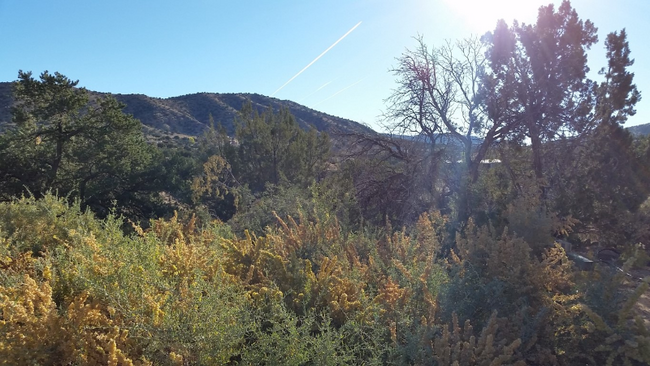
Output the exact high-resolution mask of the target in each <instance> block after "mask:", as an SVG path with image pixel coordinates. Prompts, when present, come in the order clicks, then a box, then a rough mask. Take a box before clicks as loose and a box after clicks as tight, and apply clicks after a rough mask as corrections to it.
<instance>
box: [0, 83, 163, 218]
mask: <svg viewBox="0 0 650 366" xmlns="http://www.w3.org/2000/svg"><path fill="white" fill-rule="evenodd" d="M77 84H78V81H72V80H70V79H69V78H67V77H65V76H63V75H61V74H59V73H54V74H50V73H48V72H47V71H45V72H43V73H42V74H41V75H40V78H39V80H37V79H35V78H33V77H32V74H31V72H22V71H20V72H19V74H18V81H16V83H15V85H14V99H15V105H14V107H13V109H12V114H13V122H14V123H15V127H14V128H13V129H11V130H10V131H8V132H7V133H5V134H4V135H2V136H1V137H0V152H1V154H2V156H3V159H2V162H0V194H1V195H2V198H3V199H9V198H10V197H13V196H17V195H21V194H24V193H26V192H27V191H29V192H31V194H33V195H35V196H36V197H40V196H42V195H43V194H44V193H45V192H47V191H55V192H58V194H59V195H65V196H68V197H69V198H71V199H75V198H78V199H79V200H80V201H81V203H82V206H84V207H85V206H90V207H91V208H93V209H94V210H96V211H98V212H102V213H106V212H108V210H109V209H110V208H111V206H113V204H114V203H115V202H117V203H118V204H119V206H121V207H123V208H124V209H125V210H127V211H128V210H131V209H133V210H135V211H134V213H135V214H138V215H139V214H143V213H144V211H146V210H147V209H146V208H145V207H146V206H147V204H146V203H145V202H146V201H150V200H149V198H150V197H146V196H148V192H147V190H149V189H153V184H156V177H155V172H153V171H152V169H151V164H152V161H154V158H155V156H156V151H155V149H154V148H153V147H152V146H150V145H148V144H147V143H146V141H145V140H144V137H143V134H142V131H141V124H140V122H139V121H138V120H136V119H135V118H133V117H132V116H129V115H126V114H124V113H122V108H123V105H122V104H120V103H119V102H117V101H116V100H115V99H113V98H105V97H99V98H95V97H93V98H91V97H90V96H89V94H88V92H87V91H86V90H85V89H83V88H77ZM143 206H145V207H143Z"/></svg>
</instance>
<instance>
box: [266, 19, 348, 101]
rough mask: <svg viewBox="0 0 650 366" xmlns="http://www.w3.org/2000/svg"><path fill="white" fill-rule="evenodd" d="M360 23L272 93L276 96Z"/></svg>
mask: <svg viewBox="0 0 650 366" xmlns="http://www.w3.org/2000/svg"><path fill="white" fill-rule="evenodd" d="M359 25H361V22H359V23H357V25H355V26H354V27H352V29H350V30H349V31H348V32H347V33H345V34H344V35H343V37H341V38H339V39H338V40H337V41H336V42H334V44H332V45H331V46H329V47H328V48H327V49H326V50H325V51H323V53H321V54H320V55H318V57H316V58H315V59H314V61H312V62H310V63H309V65H307V66H305V67H304V68H303V69H302V70H300V71H299V72H298V73H297V74H296V75H294V76H293V77H292V78H291V79H289V81H287V82H286V83H284V84H283V85H282V86H281V87H279V88H278V90H276V91H274V92H273V94H271V96H274V95H275V93H277V92H279V91H280V90H282V88H284V87H285V86H287V84H289V83H290V82H292V81H293V79H295V78H297V77H298V75H300V74H302V73H303V71H305V70H307V69H308V68H309V66H311V65H313V64H314V62H316V61H318V59H319V58H321V57H323V56H324V55H325V54H326V53H327V52H329V50H331V49H332V48H334V46H336V45H337V44H338V43H339V42H341V41H342V40H343V38H345V37H347V36H348V35H349V34H350V33H352V31H353V30H355V29H357V27H358V26H359Z"/></svg>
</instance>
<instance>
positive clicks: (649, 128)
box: [627, 123, 650, 136]
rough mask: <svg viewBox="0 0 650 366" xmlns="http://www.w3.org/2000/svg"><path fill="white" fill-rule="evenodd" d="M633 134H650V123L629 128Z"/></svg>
mask: <svg viewBox="0 0 650 366" xmlns="http://www.w3.org/2000/svg"><path fill="white" fill-rule="evenodd" d="M627 130H628V131H630V132H631V133H632V134H633V135H637V136H638V135H650V123H646V124H644V125H637V126H632V127H628V128H627Z"/></svg>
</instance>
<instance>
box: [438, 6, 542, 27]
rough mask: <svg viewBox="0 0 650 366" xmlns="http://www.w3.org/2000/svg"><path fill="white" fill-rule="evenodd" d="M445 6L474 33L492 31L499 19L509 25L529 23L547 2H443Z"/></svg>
mask: <svg viewBox="0 0 650 366" xmlns="http://www.w3.org/2000/svg"><path fill="white" fill-rule="evenodd" d="M444 2H445V4H446V5H447V6H448V7H449V8H450V9H451V10H452V11H453V12H454V13H456V14H458V16H459V17H460V18H462V19H463V20H464V21H465V23H466V26H467V27H468V28H469V29H470V30H471V31H472V32H475V33H483V32H487V31H490V30H492V29H494V27H495V25H496V23H497V21H498V20H499V19H504V20H505V21H506V22H508V23H509V24H510V23H512V20H513V19H517V20H519V21H520V22H525V23H531V22H533V21H534V20H535V18H536V16H537V9H538V8H539V7H540V6H541V5H544V4H547V3H548V2H549V1H548V0H547V1H541V0H540V1H537V0H532V1H531V0H444Z"/></svg>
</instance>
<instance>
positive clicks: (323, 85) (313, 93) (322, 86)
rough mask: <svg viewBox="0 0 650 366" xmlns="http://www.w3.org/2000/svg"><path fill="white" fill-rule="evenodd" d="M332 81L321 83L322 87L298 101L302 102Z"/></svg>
mask: <svg viewBox="0 0 650 366" xmlns="http://www.w3.org/2000/svg"><path fill="white" fill-rule="evenodd" d="M330 83H331V81H328V82H326V83H325V84H323V85H321V87H320V88H318V89H316V90H314V91H313V92H311V93H309V94H307V96H305V97H304V98H302V99H300V100H299V101H298V103H300V102H302V101H303V100H305V99H307V98H309V97H311V96H312V95H314V94H316V93H317V92H318V91H319V90H321V89H323V88H324V87H326V86H327V85H329V84H330Z"/></svg>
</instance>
